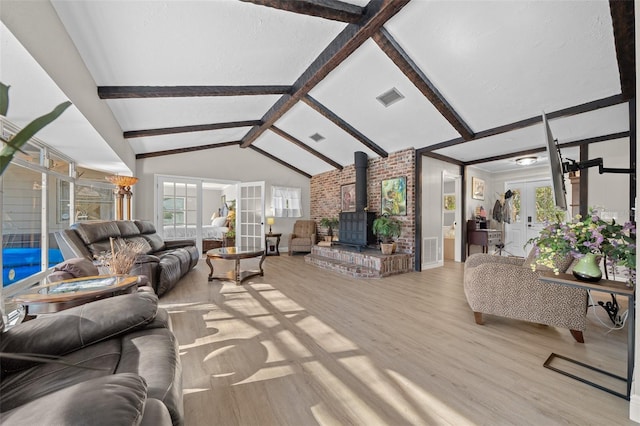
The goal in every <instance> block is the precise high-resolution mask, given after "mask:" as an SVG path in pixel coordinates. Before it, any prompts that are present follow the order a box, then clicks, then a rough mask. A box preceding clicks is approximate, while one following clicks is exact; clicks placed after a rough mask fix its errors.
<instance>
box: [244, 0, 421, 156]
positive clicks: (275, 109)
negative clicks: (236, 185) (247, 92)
mask: <svg viewBox="0 0 640 426" xmlns="http://www.w3.org/2000/svg"><path fill="white" fill-rule="evenodd" d="M408 2H409V0H371V1H370V2H369V5H368V6H367V8H366V12H365V15H364V17H363V19H362V22H363V25H357V24H349V25H347V27H346V28H345V29H344V30H343V31H342V32H341V33H340V34H338V36H337V37H336V38H335V39H334V40H333V41H331V43H329V45H328V46H327V47H326V48H325V49H324V50H323V51H322V53H320V56H318V57H317V58H316V59H315V60H314V61H313V63H312V64H311V65H310V66H309V68H307V69H306V70H305V71H304V72H303V73H302V75H301V76H300V77H299V78H298V80H297V81H296V82H295V83H294V85H293V90H292V94H291V97H285V96H283V97H282V98H280V99H279V100H278V101H277V102H276V103H275V104H274V105H273V106H272V107H271V108H270V109H269V111H267V113H266V114H265V115H264V116H263V117H262V121H263V122H264V123H263V124H262V126H260V127H254V128H253V129H252V130H251V131H249V133H247V135H246V136H245V137H244V138H243V141H242V145H241V146H242V147H243V148H246V147H247V146H249V145H251V144H252V143H253V142H254V141H255V140H256V139H257V138H258V137H259V136H260V135H261V134H262V133H264V132H265V131H266V130H267V129H269V127H271V126H272V125H273V124H275V122H276V121H277V120H278V119H279V118H280V117H282V116H283V115H284V114H285V113H286V112H287V111H289V109H291V108H292V107H293V106H294V105H295V104H296V103H297V102H298V101H299V100H300V99H302V98H303V97H304V96H305V95H306V94H307V93H309V91H310V90H311V89H312V88H313V87H315V85H316V84H318V83H319V82H320V81H322V80H323V79H324V78H325V77H326V76H327V75H328V74H329V73H330V72H331V71H333V70H334V69H335V68H336V67H337V66H338V65H340V64H341V63H342V61H344V60H345V59H346V58H347V57H349V55H351V54H352V53H353V52H354V51H355V50H356V49H357V48H358V47H360V46H361V45H362V44H363V43H364V42H365V41H367V40H368V39H369V37H371V36H372V35H373V34H375V33H376V32H377V31H378V30H379V29H380V28H382V26H383V25H384V24H385V22H387V21H388V20H389V19H391V18H392V17H393V16H394V15H395V14H396V13H398V12H399V11H400V10H401V9H402V8H403V7H404V6H405V5H406V4H407V3H408Z"/></svg>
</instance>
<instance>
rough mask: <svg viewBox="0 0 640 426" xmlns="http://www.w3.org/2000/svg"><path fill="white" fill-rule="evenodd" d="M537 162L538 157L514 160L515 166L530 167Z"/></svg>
mask: <svg viewBox="0 0 640 426" xmlns="http://www.w3.org/2000/svg"><path fill="white" fill-rule="evenodd" d="M537 162H538V157H522V158H516V164H517V165H519V166H530V165H532V164H535V163H537Z"/></svg>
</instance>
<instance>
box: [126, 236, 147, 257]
mask: <svg viewBox="0 0 640 426" xmlns="http://www.w3.org/2000/svg"><path fill="white" fill-rule="evenodd" d="M126 240H127V242H128V243H133V244H140V247H141V250H142V251H141V253H142V254H151V253H153V247H151V244H149V241H148V240H147V239H146V238H145V237H143V236H141V235H138V236H137V237H128V238H126Z"/></svg>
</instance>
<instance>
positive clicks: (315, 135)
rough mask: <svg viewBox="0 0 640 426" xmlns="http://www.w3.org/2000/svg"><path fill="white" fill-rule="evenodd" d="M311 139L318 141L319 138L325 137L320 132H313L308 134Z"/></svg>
mask: <svg viewBox="0 0 640 426" xmlns="http://www.w3.org/2000/svg"><path fill="white" fill-rule="evenodd" d="M309 137H310V138H311V139H313V140H314V141H315V142H320V141H321V140H324V139H326V138H325V137H324V136H322V135H321V134H320V133H314V134H312V135H311V136H309Z"/></svg>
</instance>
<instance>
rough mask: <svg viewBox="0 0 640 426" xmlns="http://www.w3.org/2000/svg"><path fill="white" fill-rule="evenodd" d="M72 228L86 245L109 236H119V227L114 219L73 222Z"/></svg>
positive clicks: (107, 238) (106, 238)
mask: <svg viewBox="0 0 640 426" xmlns="http://www.w3.org/2000/svg"><path fill="white" fill-rule="evenodd" d="M71 228H72V229H75V231H76V232H77V233H78V235H79V236H80V238H82V241H83V242H84V243H85V244H86V245H91V244H93V243H96V242H100V241H104V240H107V242H108V241H109V238H110V237H113V238H117V237H120V236H121V235H120V228H118V225H117V224H116V222H115V221H106V222H92V223H86V222H85V223H74V224H73V225H71Z"/></svg>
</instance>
